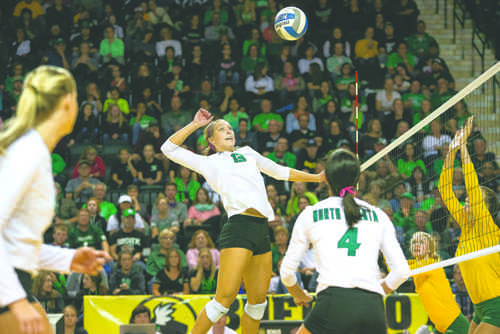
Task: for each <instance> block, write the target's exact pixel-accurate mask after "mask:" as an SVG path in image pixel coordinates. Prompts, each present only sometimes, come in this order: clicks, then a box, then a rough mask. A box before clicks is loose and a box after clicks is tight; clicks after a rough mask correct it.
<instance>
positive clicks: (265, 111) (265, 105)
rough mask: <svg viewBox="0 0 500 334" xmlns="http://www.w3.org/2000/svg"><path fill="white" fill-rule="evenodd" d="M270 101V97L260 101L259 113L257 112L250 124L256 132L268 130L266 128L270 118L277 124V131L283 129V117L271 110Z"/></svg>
mask: <svg viewBox="0 0 500 334" xmlns="http://www.w3.org/2000/svg"><path fill="white" fill-rule="evenodd" d="M272 106H273V105H272V102H271V100H270V99H267V98H264V99H262V101H260V111H261V112H260V113H259V114H257V115H256V116H255V117H254V119H253V122H252V126H253V128H254V130H255V131H257V132H269V129H268V128H267V126H268V124H269V121H270V120H276V121H277V122H278V125H279V131H281V130H282V129H283V118H282V117H281V116H280V115H279V114H276V113H274V112H272Z"/></svg>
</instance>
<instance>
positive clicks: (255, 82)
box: [245, 62, 274, 98]
mask: <svg viewBox="0 0 500 334" xmlns="http://www.w3.org/2000/svg"><path fill="white" fill-rule="evenodd" d="M245 90H246V91H247V92H248V93H251V95H254V97H258V98H264V96H269V95H270V93H271V92H273V91H274V83H273V79H271V77H270V76H268V75H267V65H266V64H265V63H264V62H259V63H257V65H255V70H254V71H253V74H252V75H250V76H248V78H247V79H246V81H245Z"/></svg>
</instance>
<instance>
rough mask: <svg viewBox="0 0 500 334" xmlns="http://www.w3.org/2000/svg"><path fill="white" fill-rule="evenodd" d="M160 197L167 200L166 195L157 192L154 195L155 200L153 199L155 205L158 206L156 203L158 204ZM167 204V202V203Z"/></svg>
mask: <svg viewBox="0 0 500 334" xmlns="http://www.w3.org/2000/svg"><path fill="white" fill-rule="evenodd" d="M162 199H166V200H167V202H168V199H167V196H165V194H163V193H158V196H156V200H155V206H156V207H158V205H159V204H160V201H161V200H162ZM167 204H168V203H167Z"/></svg>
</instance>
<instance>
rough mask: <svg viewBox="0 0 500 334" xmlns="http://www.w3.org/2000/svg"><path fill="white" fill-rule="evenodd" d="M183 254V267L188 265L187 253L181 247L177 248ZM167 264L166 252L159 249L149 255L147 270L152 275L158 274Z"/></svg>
mask: <svg viewBox="0 0 500 334" xmlns="http://www.w3.org/2000/svg"><path fill="white" fill-rule="evenodd" d="M177 250H178V251H179V253H180V254H181V266H182V268H186V269H187V267H188V264H187V260H186V254H184V252H183V251H182V250H180V249H177ZM164 266H165V254H163V253H161V252H160V251H159V250H156V251H153V252H152V253H151V255H149V257H148V261H147V262H146V272H147V273H148V274H150V275H151V276H156V273H158V272H159V271H160V270H161V269H162V268H163V267H164Z"/></svg>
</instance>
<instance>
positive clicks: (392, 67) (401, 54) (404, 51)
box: [387, 42, 415, 74]
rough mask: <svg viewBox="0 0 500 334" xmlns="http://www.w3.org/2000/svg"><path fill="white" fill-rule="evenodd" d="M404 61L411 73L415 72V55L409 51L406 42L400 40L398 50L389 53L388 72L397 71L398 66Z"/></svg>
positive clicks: (393, 72)
mask: <svg viewBox="0 0 500 334" xmlns="http://www.w3.org/2000/svg"><path fill="white" fill-rule="evenodd" d="M400 63H403V64H404V65H405V66H406V68H407V69H408V72H409V73H412V72H413V69H414V66H415V56H414V55H413V54H411V53H410V52H408V47H407V45H406V42H399V44H398V47H397V49H396V52H393V53H391V54H390V55H389V58H388V59H387V72H389V73H390V74H395V73H396V66H398V64H400Z"/></svg>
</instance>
